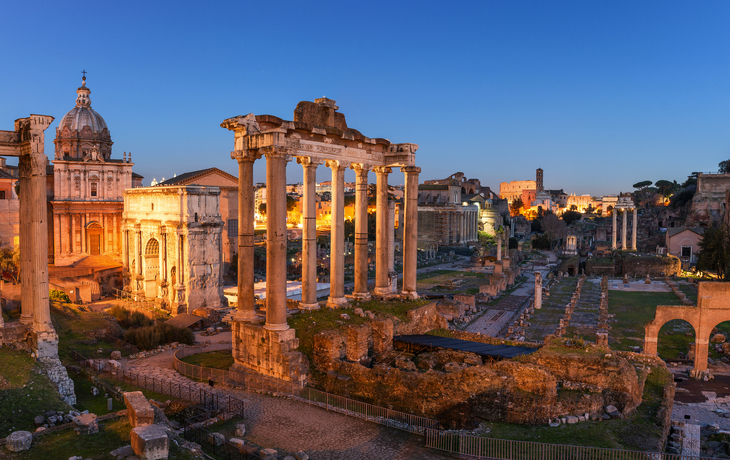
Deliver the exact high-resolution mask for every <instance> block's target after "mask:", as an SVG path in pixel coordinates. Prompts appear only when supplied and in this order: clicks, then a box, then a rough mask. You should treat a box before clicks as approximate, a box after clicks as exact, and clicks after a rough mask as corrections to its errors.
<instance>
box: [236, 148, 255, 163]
mask: <svg viewBox="0 0 730 460" xmlns="http://www.w3.org/2000/svg"><path fill="white" fill-rule="evenodd" d="M260 158H261V153H259V152H254V151H251V150H234V151H232V152H231V160H236V161H238V162H239V163H242V162H244V161H250V162H252V163H253V162H254V161H256V160H258V159H260Z"/></svg>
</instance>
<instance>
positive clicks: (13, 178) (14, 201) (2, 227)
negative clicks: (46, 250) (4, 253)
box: [0, 157, 20, 248]
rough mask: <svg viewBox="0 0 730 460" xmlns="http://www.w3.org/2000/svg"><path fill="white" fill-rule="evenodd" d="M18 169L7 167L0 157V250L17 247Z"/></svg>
mask: <svg viewBox="0 0 730 460" xmlns="http://www.w3.org/2000/svg"><path fill="white" fill-rule="evenodd" d="M17 182H18V167H17V166H9V165H7V164H6V163H5V158H3V157H0V248H14V247H16V246H18V244H19V239H18V236H19V234H20V200H19V199H18V195H17V194H16V193H15V186H16V184H17Z"/></svg>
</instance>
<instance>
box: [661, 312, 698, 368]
mask: <svg viewBox="0 0 730 460" xmlns="http://www.w3.org/2000/svg"><path fill="white" fill-rule="evenodd" d="M695 343H696V341H695V329H694V327H692V325H691V324H690V323H688V322H687V321H685V320H683V319H673V320H671V321H667V322H666V323H664V325H663V326H662V328H661V329H659V336H658V337H657V354H658V355H659V357H660V358H662V359H664V360H677V359H680V360H681V359H690V360H694V353H695V351H694V350H695V349H694V346H695Z"/></svg>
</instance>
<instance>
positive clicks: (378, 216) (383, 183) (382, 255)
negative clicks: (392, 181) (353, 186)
mask: <svg viewBox="0 0 730 460" xmlns="http://www.w3.org/2000/svg"><path fill="white" fill-rule="evenodd" d="M373 171H374V172H375V176H376V178H377V188H376V196H375V294H376V295H379V296H384V295H388V294H390V293H391V291H390V286H389V284H390V283H388V174H390V173H391V172H392V169H390V168H388V167H386V166H376V167H374V168H373Z"/></svg>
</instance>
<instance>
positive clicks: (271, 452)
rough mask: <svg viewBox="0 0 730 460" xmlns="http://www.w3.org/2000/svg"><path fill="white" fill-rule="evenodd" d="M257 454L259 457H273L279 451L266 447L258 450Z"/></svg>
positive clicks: (277, 454) (276, 455)
mask: <svg viewBox="0 0 730 460" xmlns="http://www.w3.org/2000/svg"><path fill="white" fill-rule="evenodd" d="M259 455H260V456H261V457H274V458H277V457H278V456H279V452H277V451H276V449H271V448H267V449H261V450H260V451H259Z"/></svg>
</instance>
